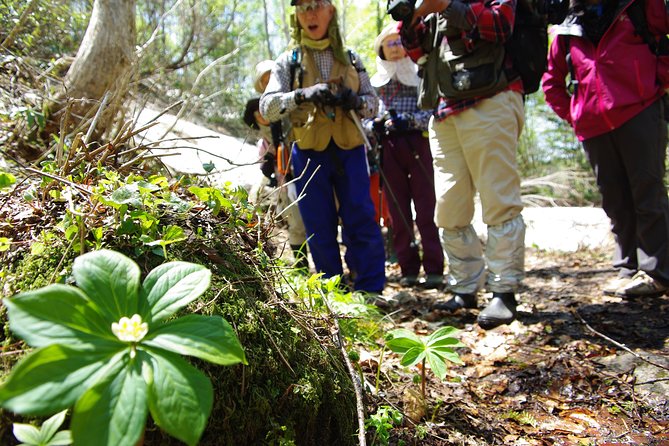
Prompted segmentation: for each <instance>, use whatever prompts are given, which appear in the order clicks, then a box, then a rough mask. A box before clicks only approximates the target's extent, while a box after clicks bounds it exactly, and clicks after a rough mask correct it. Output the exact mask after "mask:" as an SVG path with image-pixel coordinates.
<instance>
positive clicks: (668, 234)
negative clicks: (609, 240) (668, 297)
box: [583, 100, 669, 284]
mask: <svg viewBox="0 0 669 446" xmlns="http://www.w3.org/2000/svg"><path fill="white" fill-rule="evenodd" d="M665 112H666V111H665V110H664V106H663V104H662V100H659V101H656V102H655V103H653V104H652V105H650V106H649V107H647V108H646V109H645V110H644V111H642V112H641V113H639V114H638V115H636V116H635V117H634V118H632V119H630V120H629V121H627V122H626V123H625V124H623V125H622V126H620V127H619V128H617V129H615V130H612V131H610V132H608V133H605V134H603V135H600V136H596V137H594V138H590V139H587V140H585V141H583V148H584V149H585V152H586V154H587V156H588V160H589V161H590V165H591V166H592V168H593V169H594V171H595V176H596V178H597V186H598V187H599V191H600V192H601V194H602V208H603V209H604V211H605V212H606V215H608V216H609V218H610V219H611V230H612V232H613V234H614V235H615V238H616V244H617V247H616V252H615V254H614V259H613V261H614V266H615V267H617V268H620V269H621V272H623V273H624V272H628V273H630V274H632V273H634V272H635V271H637V270H642V271H645V272H646V273H648V275H649V276H651V277H652V278H654V279H656V280H658V281H659V282H661V283H663V284H669V200H668V199H667V190H666V188H665V186H664V173H665V165H664V162H665V156H666V147H667V123H666V121H665V120H664V113H665Z"/></svg>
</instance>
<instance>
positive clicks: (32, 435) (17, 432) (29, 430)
mask: <svg viewBox="0 0 669 446" xmlns="http://www.w3.org/2000/svg"><path fill="white" fill-rule="evenodd" d="M12 433H13V434H14V436H15V437H16V439H17V440H19V441H20V442H22V443H27V444H34V445H38V444H39V442H40V431H39V429H37V428H36V427H35V426H33V425H32V424H23V423H14V427H13V428H12Z"/></svg>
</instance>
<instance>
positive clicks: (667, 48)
mask: <svg viewBox="0 0 669 446" xmlns="http://www.w3.org/2000/svg"><path fill="white" fill-rule="evenodd" d="M626 12H627V16H628V17H629V19H630V21H631V22H632V25H634V31H635V32H636V34H637V35H638V36H639V37H641V38H642V39H643V41H644V42H646V44H648V48H650V51H651V52H652V53H653V54H655V55H656V56H659V55H668V54H669V38H667V36H666V35H661V36H659V41H658V39H657V36H654V35H653V33H651V32H650V30H649V29H648V20H647V19H646V0H634V1H632V3H631V4H630V5H629V6H628V7H627V10H626Z"/></svg>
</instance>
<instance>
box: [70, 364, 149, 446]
mask: <svg viewBox="0 0 669 446" xmlns="http://www.w3.org/2000/svg"><path fill="white" fill-rule="evenodd" d="M145 356H146V355H139V354H138V355H137V356H136V357H135V359H134V360H130V362H129V363H127V364H126V365H125V367H124V368H123V369H121V370H120V372H119V373H118V374H115V375H111V376H110V379H105V380H103V381H100V382H99V383H98V384H96V385H95V386H93V387H92V388H90V389H89V390H88V391H87V392H86V393H84V394H83V395H82V396H81V398H80V399H79V400H78V401H77V404H76V405H75V406H74V411H73V414H72V423H71V429H72V437H73V439H74V443H75V444H76V445H77V446H119V445H134V444H137V441H138V440H139V438H140V437H141V435H142V432H144V428H145V425H146V416H147V413H148V409H147V400H148V388H147V387H148V386H147V383H146V382H145V381H144V378H143V376H142V361H143V360H140V359H139V358H140V357H145Z"/></svg>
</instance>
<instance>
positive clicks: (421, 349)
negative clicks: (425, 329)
mask: <svg viewBox="0 0 669 446" xmlns="http://www.w3.org/2000/svg"><path fill="white" fill-rule="evenodd" d="M424 357H425V346H423V345H420V346H416V347H413V348H410V349H409V350H407V352H406V353H404V356H402V359H401V360H400V364H402V365H403V366H404V367H411V366H412V365H415V364H418V363H419V362H421V361H422V360H423V358H424Z"/></svg>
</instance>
